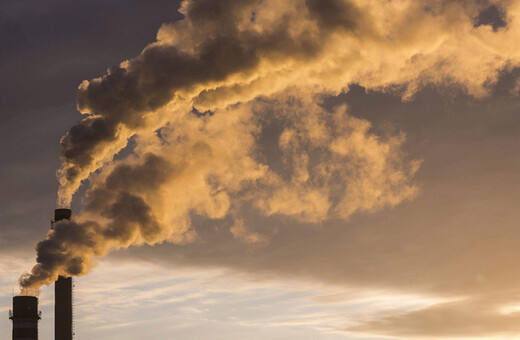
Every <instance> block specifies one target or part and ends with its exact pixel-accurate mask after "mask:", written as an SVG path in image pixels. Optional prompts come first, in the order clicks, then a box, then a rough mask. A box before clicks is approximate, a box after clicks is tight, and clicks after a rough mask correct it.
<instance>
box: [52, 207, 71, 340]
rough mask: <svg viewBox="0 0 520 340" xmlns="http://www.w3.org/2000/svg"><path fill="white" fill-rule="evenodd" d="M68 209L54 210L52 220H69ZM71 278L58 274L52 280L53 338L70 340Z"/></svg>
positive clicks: (69, 213)
mask: <svg viewBox="0 0 520 340" xmlns="http://www.w3.org/2000/svg"><path fill="white" fill-rule="evenodd" d="M71 215H72V211H71V210H70V209H56V210H54V220H53V222H54V223H55V222H58V221H61V220H69V219H70V217H71ZM72 336H73V333H72V278H71V277H63V276H59V277H58V280H57V281H56V282H54V339H55V340H72Z"/></svg>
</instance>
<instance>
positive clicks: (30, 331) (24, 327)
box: [9, 296, 41, 340]
mask: <svg viewBox="0 0 520 340" xmlns="http://www.w3.org/2000/svg"><path fill="white" fill-rule="evenodd" d="M9 319H11V320H13V340H38V321H40V319H41V312H38V298H37V297H35V296H15V297H13V310H12V311H9Z"/></svg>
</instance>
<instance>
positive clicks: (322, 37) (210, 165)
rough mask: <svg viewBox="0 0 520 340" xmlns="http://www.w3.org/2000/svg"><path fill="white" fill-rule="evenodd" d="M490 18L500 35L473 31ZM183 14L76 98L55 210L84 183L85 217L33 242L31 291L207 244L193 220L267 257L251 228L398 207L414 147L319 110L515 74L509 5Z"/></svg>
mask: <svg viewBox="0 0 520 340" xmlns="http://www.w3.org/2000/svg"><path fill="white" fill-rule="evenodd" d="M491 5H494V6H496V8H500V9H501V11H502V12H503V13H506V15H505V17H504V18H503V19H502V18H501V20H503V22H504V23H505V25H500V26H496V27H495V26H494V25H493V24H489V23H486V22H485V20H482V19H479V18H480V15H481V13H482V12H483V11H485V10H486V9H488V8H489V6H491ZM180 12H181V13H182V14H183V15H184V19H182V20H179V21H176V22H174V23H170V24H164V25H163V26H162V27H161V28H160V29H159V31H158V33H157V40H156V41H155V42H153V43H151V44H150V45H148V46H146V47H145V49H144V50H143V52H142V53H141V54H140V55H139V56H137V57H135V58H133V59H131V60H127V61H124V62H122V63H121V64H120V65H119V66H115V67H112V68H110V69H109V70H108V72H107V74H106V75H104V76H102V77H100V78H96V79H93V80H90V81H84V82H83V83H82V84H81V85H80V87H79V93H78V98H77V106H78V110H79V111H80V112H82V113H83V114H84V115H85V118H84V119H83V120H81V121H79V122H78V123H77V124H76V125H74V126H73V127H72V128H71V129H70V130H69V132H68V133H67V134H66V135H65V136H64V137H63V138H62V140H61V144H62V147H63V150H62V154H61V159H62V167H61V169H60V170H59V171H58V177H59V182H60V188H59V192H58V205H59V206H64V207H66V206H69V205H70V202H71V199H72V196H73V194H74V193H75V192H76V191H77V189H78V188H79V187H80V185H81V183H82V182H83V181H85V180H88V183H89V186H88V189H87V192H86V194H85V201H84V208H83V210H82V211H81V212H80V214H78V215H77V217H75V218H74V219H73V220H72V221H60V222H58V223H57V224H56V227H55V228H54V230H52V231H50V232H49V235H48V237H47V239H46V240H44V241H41V242H40V243H38V245H37V252H38V257H37V264H36V266H35V267H34V268H33V269H32V271H31V273H30V274H27V275H24V276H23V277H22V278H21V280H20V283H21V286H22V287H37V286H40V285H42V284H50V283H51V282H53V281H54V280H55V279H56V278H57V276H58V275H65V276H71V275H83V274H85V273H86V272H87V271H88V269H89V268H90V267H91V265H92V261H93V258H94V257H99V256H103V255H105V254H106V253H107V252H109V251H112V250H116V249H119V248H122V247H128V246H131V245H141V244H150V245H153V244H157V243H160V242H172V243H175V244H185V243H189V242H197V241H198V238H197V232H196V230H195V229H194V228H193V227H192V223H191V220H192V219H193V218H195V217H196V216H201V217H204V218H207V219H210V220H229V228H230V229H229V230H230V232H231V233H232V234H233V236H234V237H235V238H236V239H237V242H240V241H241V242H246V243H254V244H262V243H264V242H267V241H268V239H269V237H273V235H274V234H275V233H276V231H265V233H264V234H261V233H260V234H259V233H258V232H256V231H251V230H248V225H247V218H246V217H247V216H250V215H251V214H252V213H254V214H259V215H262V216H282V217H285V218H291V219H295V220H297V221H300V222H302V223H314V224H316V223H320V222H322V221H324V220H327V219H331V218H339V219H348V218H349V217H350V216H352V214H354V213H356V212H372V211H376V210H379V209H382V208H385V207H391V206H394V205H396V204H399V203H400V202H402V201H403V200H405V199H409V198H412V197H413V196H414V195H415V194H416V192H417V188H416V187H415V185H414V184H413V183H411V178H412V177H413V174H414V173H415V172H416V171H417V169H418V167H419V162H418V161H415V160H409V159H408V158H407V157H406V155H405V153H404V152H403V150H402V145H403V143H404V142H405V135H404V133H395V134H394V135H378V134H377V132H376V131H374V130H373V129H372V128H371V125H370V123H369V122H368V121H366V120H363V119H359V118H355V117H352V116H350V115H349V114H348V108H345V107H339V108H336V109H335V110H333V112H329V111H328V110H326V109H324V108H323V107H322V105H321V99H322V98H323V96H324V95H334V94H338V93H340V92H341V91H344V90H345V89H347V88H348V86H349V84H353V83H356V84H360V85H362V86H364V87H365V88H367V89H372V90H379V91H394V92H395V91H397V92H398V93H400V94H401V95H402V96H403V98H404V99H410V98H411V97H412V96H413V94H414V93H415V92H416V91H417V90H419V89H421V88H422V87H424V86H426V85H434V86H451V87H456V88H458V89H461V90H463V91H465V92H467V93H468V94H470V95H473V96H476V97H479V96H484V95H486V94H487V93H488V91H489V89H490V86H491V85H492V84H494V83H495V82H496V81H497V79H498V76H499V74H500V72H501V71H502V70H504V69H507V68H512V67H516V66H518V64H519V61H520V56H519V54H518V51H517V49H516V48H514V46H515V42H516V41H518V38H520V31H519V30H515V29H514V27H516V26H518V20H520V5H519V4H518V3H516V2H513V1H493V2H488V3H486V2H484V1H470V0H467V1H449V0H444V1H430V0H421V1H412V0H399V1H386V0H375V1H371V2H366V1H360V0H359V1H358V0H319V1H318V0H295V1H277V0H276V1H275V0H263V1H260V0H246V1H243V0H241V1H238V0H222V1H212V0H185V1H183V3H182V5H181V8H180ZM273 127H276V128H273ZM129 140H132V141H134V142H135V145H131V146H129V145H128V143H129ZM125 147H126V148H127V149H128V148H130V149H131V150H130V151H129V155H128V156H127V157H124V158H122V159H121V158H117V159H115V158H114V155H115V154H117V153H119V152H120V151H121V150H122V149H124V148H125Z"/></svg>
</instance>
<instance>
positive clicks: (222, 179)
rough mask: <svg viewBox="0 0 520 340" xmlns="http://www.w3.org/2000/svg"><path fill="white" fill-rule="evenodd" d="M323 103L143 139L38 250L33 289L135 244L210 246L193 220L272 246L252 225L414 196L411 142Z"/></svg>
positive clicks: (262, 103)
mask: <svg viewBox="0 0 520 340" xmlns="http://www.w3.org/2000/svg"><path fill="white" fill-rule="evenodd" d="M318 99H319V98H318V97H309V98H307V97H300V96H299V91H296V92H291V91H289V92H285V93H283V94H280V95H279V96H278V97H276V98H271V99H267V98H262V99H259V100H257V101H253V102H250V103H247V104H241V105H235V106H232V107H229V108H227V109H222V110H216V111H215V112H214V114H211V115H202V116H201V115H196V114H193V113H192V114H189V115H184V116H181V117H179V118H178V119H177V120H176V121H175V122H174V123H172V124H171V125H168V126H165V127H164V128H162V129H161V130H160V131H159V132H157V133H153V134H151V135H140V136H139V137H137V143H136V146H135V149H134V150H133V151H132V152H131V154H130V155H129V156H128V157H126V158H123V159H120V160H118V161H114V162H113V163H112V164H110V165H107V166H105V167H104V168H103V169H102V170H101V171H100V172H99V173H98V174H96V175H95V176H92V178H91V186H90V188H89V189H88V190H87V191H86V193H85V202H84V203H85V204H84V209H83V210H82V211H81V212H80V214H79V216H77V217H76V218H74V220H72V221H70V222H69V221H60V222H58V223H57V224H56V226H55V228H54V230H52V231H50V232H49V235H48V237H47V239H46V240H44V241H41V242H40V243H39V244H38V245H37V252H38V258H37V262H38V264H37V265H36V266H35V268H34V269H33V271H32V275H28V276H26V277H24V278H22V281H21V283H22V286H24V287H27V286H37V285H39V284H49V283H51V282H53V281H54V280H55V279H56V277H57V276H58V275H74V276H79V275H84V274H86V273H87V272H88V270H89V268H90V267H91V265H92V257H93V256H103V255H104V254H106V253H107V252H108V251H112V250H116V249H119V248H122V247H128V246H130V245H142V244H149V245H153V244H157V243H161V242H164V241H167V242H171V243H174V244H187V243H193V242H200V240H201V239H200V237H199V235H198V232H197V231H196V229H195V228H194V226H193V222H192V221H193V219H204V220H206V221H207V224H210V225H211V224H215V225H220V228H226V229H227V228H229V232H230V233H231V234H232V235H233V237H234V238H236V239H238V240H240V241H242V242H244V243H246V244H257V245H261V244H264V245H265V243H266V242H268V240H269V239H270V237H271V236H272V235H273V234H275V233H276V232H277V231H276V229H277V227H276V226H273V227H274V228H273V227H267V228H265V227H264V228H261V227H259V226H258V227H254V226H252V225H251V223H254V222H252V221H255V220H256V219H258V218H261V217H263V216H265V217H268V218H269V217H271V216H272V217H275V218H276V217H277V216H278V217H283V218H288V219H292V220H297V221H301V222H304V223H321V222H324V221H326V220H329V219H334V218H341V219H348V218H350V217H351V216H352V215H353V214H354V213H356V212H369V211H376V210H380V209H383V208H385V207H391V206H394V205H396V204H398V203H400V202H402V201H403V200H406V199H410V198H412V197H414V195H415V193H416V191H417V188H416V187H415V186H414V185H413V184H412V183H411V178H412V177H413V175H414V174H415V172H416V171H417V169H418V162H417V161H413V160H412V161H409V160H407V158H406V155H405V153H403V152H402V151H401V145H402V143H403V141H404V135H403V134H398V135H396V136H388V137H382V136H378V135H376V134H374V132H372V131H371V126H370V124H369V123H368V122H367V121H365V120H362V119H358V118H353V117H350V116H349V115H348V114H347V111H346V107H338V108H337V109H336V110H335V111H334V112H328V111H326V110H325V109H323V108H322V107H320V106H319V105H318V103H317V102H316V100H318ZM273 113H274V114H273ZM267 125H274V126H277V127H279V129H280V130H281V132H280V134H279V136H273V138H275V140H276V139H278V145H277V146H275V148H276V149H277V150H278V151H277V152H279V153H280V159H271V162H269V161H268V158H269V157H268V155H267V154H266V153H265V151H264V145H263V144H262V142H261V141H260V139H261V138H260V136H261V134H262V132H263V131H264V130H265V128H266V126H267ZM263 142H264V143H266V142H269V143H271V142H272V139H263ZM271 151H272V150H271ZM276 163H281V164H282V167H281V168H278V169H277V168H276V166H275V165H276Z"/></svg>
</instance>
